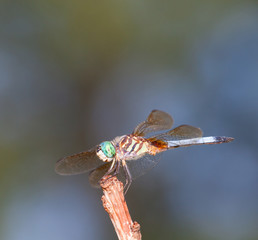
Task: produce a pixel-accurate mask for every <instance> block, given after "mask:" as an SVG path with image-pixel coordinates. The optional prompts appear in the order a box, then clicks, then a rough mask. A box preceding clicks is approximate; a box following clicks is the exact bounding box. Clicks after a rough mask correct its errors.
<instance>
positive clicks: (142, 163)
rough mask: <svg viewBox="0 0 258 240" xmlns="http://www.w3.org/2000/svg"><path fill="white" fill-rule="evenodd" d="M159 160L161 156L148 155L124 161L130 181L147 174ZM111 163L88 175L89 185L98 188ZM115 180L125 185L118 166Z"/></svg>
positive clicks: (123, 176) (124, 177) (122, 172)
mask: <svg viewBox="0 0 258 240" xmlns="http://www.w3.org/2000/svg"><path fill="white" fill-rule="evenodd" d="M160 158H161V154H159V155H156V156H152V155H149V154H146V155H144V156H143V157H142V158H139V159H137V160H128V161H126V164H127V166H128V169H129V171H130V174H131V176H132V179H136V178H138V177H140V176H142V175H144V174H145V173H147V172H148V171H149V170H151V169H152V168H153V167H154V166H155V165H156V164H157V163H158V162H159V161H160ZM111 164H112V162H109V163H106V164H104V165H102V166H100V167H98V168H96V169H94V170H93V171H92V172H91V173H90V175H89V181H90V184H91V185H92V186H93V187H96V188H99V187H100V185H99V181H100V180H101V178H102V177H103V176H104V175H105V174H106V172H107V171H108V170H109V168H110V166H111ZM117 178H118V179H119V180H120V181H122V182H123V184H124V185H125V183H126V174H125V171H124V169H123V167H122V166H120V169H119V173H118V174H117Z"/></svg>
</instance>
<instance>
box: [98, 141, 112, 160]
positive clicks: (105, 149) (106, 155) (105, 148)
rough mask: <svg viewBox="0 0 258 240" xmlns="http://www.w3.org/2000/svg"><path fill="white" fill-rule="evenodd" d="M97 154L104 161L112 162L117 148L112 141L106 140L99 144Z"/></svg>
mask: <svg viewBox="0 0 258 240" xmlns="http://www.w3.org/2000/svg"><path fill="white" fill-rule="evenodd" d="M96 154H97V155H98V157H99V158H100V159H101V160H102V161H103V162H110V161H112V160H113V158H114V156H115V154H116V149H115V147H114V145H113V144H112V142H110V141H105V142H102V143H101V144H99V146H98V147H97V151H96Z"/></svg>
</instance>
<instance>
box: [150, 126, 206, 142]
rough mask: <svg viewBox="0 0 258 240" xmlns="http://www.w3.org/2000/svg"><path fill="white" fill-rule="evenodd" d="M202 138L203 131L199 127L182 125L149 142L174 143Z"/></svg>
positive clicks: (152, 138)
mask: <svg viewBox="0 0 258 240" xmlns="http://www.w3.org/2000/svg"><path fill="white" fill-rule="evenodd" d="M199 137H202V130H201V129H200V128H197V127H193V126H190V125H181V126H179V127H176V128H174V129H172V130H170V131H168V132H165V133H162V134H158V135H156V136H154V137H151V138H149V140H150V141H151V142H152V141H157V140H162V141H165V142H166V141H173V140H181V139H191V138H199Z"/></svg>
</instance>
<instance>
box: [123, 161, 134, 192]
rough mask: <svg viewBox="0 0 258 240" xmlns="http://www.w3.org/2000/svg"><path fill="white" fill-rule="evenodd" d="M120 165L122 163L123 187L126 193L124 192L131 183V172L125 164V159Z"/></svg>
mask: <svg viewBox="0 0 258 240" xmlns="http://www.w3.org/2000/svg"><path fill="white" fill-rule="evenodd" d="M122 165H123V169H124V171H125V175H126V180H125V187H124V189H125V190H124V192H125V194H126V192H127V191H128V189H129V187H130V185H131V183H132V176H131V173H130V171H129V169H128V167H127V165H126V162H125V160H122Z"/></svg>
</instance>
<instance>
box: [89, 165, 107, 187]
mask: <svg viewBox="0 0 258 240" xmlns="http://www.w3.org/2000/svg"><path fill="white" fill-rule="evenodd" d="M111 164H112V162H109V163H105V164H104V165H102V166H100V167H98V168H96V169H94V170H93V171H91V173H90V175H89V181H90V184H91V186H93V187H95V188H99V187H100V185H99V181H100V179H101V178H102V177H103V176H104V175H105V173H106V172H107V171H108V170H109V168H110V167H111Z"/></svg>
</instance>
